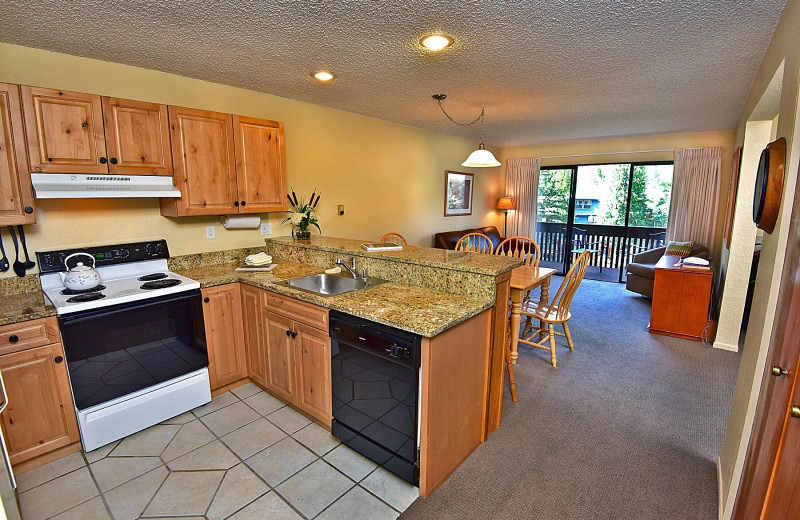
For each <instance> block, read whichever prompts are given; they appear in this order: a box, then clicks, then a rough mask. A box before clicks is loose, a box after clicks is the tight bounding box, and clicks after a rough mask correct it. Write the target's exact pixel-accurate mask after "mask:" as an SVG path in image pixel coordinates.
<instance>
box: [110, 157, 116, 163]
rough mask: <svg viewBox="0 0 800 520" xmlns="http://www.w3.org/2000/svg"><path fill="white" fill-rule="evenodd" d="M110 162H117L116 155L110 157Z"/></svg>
mask: <svg viewBox="0 0 800 520" xmlns="http://www.w3.org/2000/svg"><path fill="white" fill-rule="evenodd" d="M108 162H110V163H111V164H117V158H116V157H112V158H111V159H109V161H108Z"/></svg>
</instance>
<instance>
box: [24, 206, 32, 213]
mask: <svg viewBox="0 0 800 520" xmlns="http://www.w3.org/2000/svg"><path fill="white" fill-rule="evenodd" d="M25 213H27V214H28V215H30V214H31V213H33V208H32V207H30V206H25Z"/></svg>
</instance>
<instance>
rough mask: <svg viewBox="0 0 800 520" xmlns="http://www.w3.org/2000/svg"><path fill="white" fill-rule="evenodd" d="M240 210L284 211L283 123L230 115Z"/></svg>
mask: <svg viewBox="0 0 800 520" xmlns="http://www.w3.org/2000/svg"><path fill="white" fill-rule="evenodd" d="M233 131H234V135H235V136H236V145H235V149H236V181H237V186H238V196H239V212H240V213H262V212H268V211H285V210H286V208H287V204H286V167H285V152H284V145H283V123H280V122H277V121H268V120H264V119H256V118H253V117H244V116H237V115H235V116H233Z"/></svg>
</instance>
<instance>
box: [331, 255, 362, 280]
mask: <svg viewBox="0 0 800 520" xmlns="http://www.w3.org/2000/svg"><path fill="white" fill-rule="evenodd" d="M336 265H338V266H340V267H344V268H345V269H347V270H348V271H350V274H351V275H353V279H356V278H358V275H357V274H356V273H357V272H358V269H356V257H352V258H350V265H347V264H345V263H344V262H342V259H341V258H337V259H336Z"/></svg>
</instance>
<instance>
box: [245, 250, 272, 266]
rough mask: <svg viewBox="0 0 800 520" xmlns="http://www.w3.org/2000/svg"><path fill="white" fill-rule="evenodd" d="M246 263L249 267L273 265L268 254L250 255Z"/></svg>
mask: <svg viewBox="0 0 800 520" xmlns="http://www.w3.org/2000/svg"><path fill="white" fill-rule="evenodd" d="M244 263H245V264H247V265H269V264H271V263H272V257H271V256H270V255H268V254H267V253H258V254H255V255H249V256H248V257H247V258H245V259H244Z"/></svg>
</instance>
